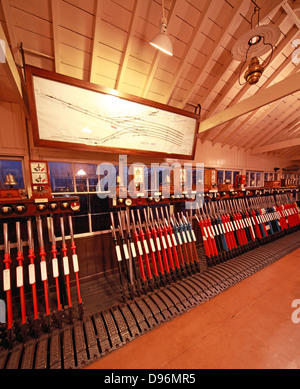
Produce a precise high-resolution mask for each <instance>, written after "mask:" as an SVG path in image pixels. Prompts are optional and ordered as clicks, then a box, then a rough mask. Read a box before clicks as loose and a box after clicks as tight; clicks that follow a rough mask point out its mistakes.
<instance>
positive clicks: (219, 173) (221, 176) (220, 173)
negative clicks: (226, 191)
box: [217, 170, 224, 185]
mask: <svg viewBox="0 0 300 389" xmlns="http://www.w3.org/2000/svg"><path fill="white" fill-rule="evenodd" d="M223 183H224V170H218V171H217V184H218V185H222V184H223Z"/></svg>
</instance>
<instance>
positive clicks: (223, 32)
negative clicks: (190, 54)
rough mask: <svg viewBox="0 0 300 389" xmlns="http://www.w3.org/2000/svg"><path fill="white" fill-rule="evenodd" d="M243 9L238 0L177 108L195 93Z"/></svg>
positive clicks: (184, 104)
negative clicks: (191, 85) (204, 73)
mask: <svg viewBox="0 0 300 389" xmlns="http://www.w3.org/2000/svg"><path fill="white" fill-rule="evenodd" d="M244 7H245V3H244V1H243V0H239V1H238V2H237V4H236V6H235V8H234V9H233V10H232V13H231V14H230V17H228V19H227V21H226V23H225V25H224V26H223V28H222V30H220V32H219V34H218V38H217V40H216V44H215V45H211V49H210V50H209V53H208V55H207V60H206V61H205V64H204V66H202V67H201V68H200V69H199V71H198V74H197V76H196V78H195V80H194V82H193V87H192V88H190V90H189V91H188V93H187V94H186V96H185V98H184V99H183V100H182V101H181V102H180V104H179V106H178V108H181V109H184V108H185V106H186V104H187V102H188V101H189V99H190V97H191V95H192V94H193V93H194V91H195V88H196V87H197V84H198V82H199V80H200V78H201V77H202V73H203V72H204V71H205V69H207V68H208V66H209V65H208V64H209V63H210V60H211V59H212V58H213V57H214V55H215V54H216V52H217V51H218V50H219V46H220V45H221V43H222V41H223V40H225V39H227V36H226V35H227V34H228V31H229V30H230V28H232V26H233V25H234V24H236V21H235V17H236V16H238V15H239V14H240V12H241V9H243V8H244ZM249 9H250V3H249Z"/></svg>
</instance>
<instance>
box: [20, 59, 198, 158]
mask: <svg viewBox="0 0 300 389" xmlns="http://www.w3.org/2000/svg"><path fill="white" fill-rule="evenodd" d="M25 76H26V84H27V93H28V103H29V110H30V118H31V123H32V133H33V140H34V145H35V146H37V147H50V148H59V149H72V150H84V151H93V152H104V153H113V154H129V155H142V156H153V157H155V156H156V157H161V158H163V157H164V158H177V159H194V155H195V148H196V134H197V130H198V127H199V121H200V119H199V115H198V114H196V113H193V112H189V111H185V110H182V109H178V108H176V107H172V106H169V105H166V104H162V103H158V102H154V101H152V100H148V99H144V98H141V97H137V96H133V95H130V94H127V93H123V92H120V91H116V90H114V89H110V88H107V87H102V86H99V85H96V84H92V83H90V82H87V81H84V80H79V79H75V78H72V77H69V76H66V75H63V74H59V73H55V72H51V71H48V70H44V69H40V68H37V67H34V66H26V67H25ZM36 84H41V85H42V86H43V89H42V92H40V90H41V89H38V88H37V87H36ZM60 89H61V92H57V93H56V91H57V90H60ZM54 90H55V92H54V93H53V91H54ZM48 91H49V92H48ZM55 93H56V94H57V95H56V96H55ZM61 95H62V96H63V97H62V98H61V97H60V96H61ZM74 96H84V97H85V98H83V99H81V98H79V97H78V98H77V100H76V103H74V102H72V99H73V101H75V100H74V99H75V97H74ZM98 99H100V101H103V103H104V102H105V101H106V100H108V101H109V102H111V101H112V99H118V103H120V102H124V104H126V107H127V108H126V109H127V111H126V112H128V109H129V111H130V114H129V115H127V116H126V120H125V119H124V116H123V117H122V113H121V111H120V112H119V111H118V106H119V105H120V106H121V105H122V104H115V101H114V115H115V116H114V117H112V116H109V115H108V114H107V115H103V114H102V111H101V115H100V114H99V115H98V114H97V113H96V111H95V110H89V109H87V108H86V106H85V104H86V103H85V102H86V101H89V102H90V104H92V105H91V106H92V107H96V102H97V104H98ZM119 99H121V100H119ZM100 105H101V110H102V109H103V107H104V105H105V104H100ZM108 105H109V103H107V106H108ZM53 108H55V109H53ZM116 108H117V109H116ZM140 109H142V110H143V111H142V112H145V114H142V115H141V114H139V113H138V112H139V110H140ZM76 115H77V116H78V118H79V119H81V118H84V120H85V121H86V122H87V123H91V125H93V124H95V120H98V124H99V126H100V125H104V124H103V123H104V119H105V128H104V129H99V128H97V130H96V131H98V138H91V139H89V138H88V136H89V134H85V137H84V136H82V137H81V136H80V135H81V134H79V132H78V131H79V130H77V132H75V127H76V123H77V122H78V120H76ZM123 115H124V111H123ZM151 115H152V116H151ZM154 116H155V118H154V120H155V121H153V117H154ZM73 117H74V120H73V121H72V120H71V118H73ZM121 119H122V120H121ZM46 123H47V124H46ZM62 123H64V124H63V125H62ZM116 123H117V124H116ZM119 125H120V127H121V129H119V127H118V126H119ZM60 126H63V127H62V128H63V130H60V128H61V127H60ZM173 127H174V128H173ZM86 128H87V129H88V128H89V126H88V125H87V126H86ZM112 128H113V129H116V130H112ZM82 131H83V130H82ZM113 131H115V132H114V133H113ZM90 132H92V131H90ZM100 133H101V138H99V134H100ZM62 134H63V135H62ZM126 135H130V139H133V140H134V141H136V144H135V143H134V142H132V145H130V146H127V147H126V146H125V147H120V146H119V144H120V143H122V144H123V143H125V142H124V141H126V140H128V139H126ZM60 136H61V139H59V137H60ZM127 138H128V136H127ZM70 139H71V140H70ZM95 139H98V140H95ZM145 139H149V140H151V139H152V143H151V146H149V145H150V141H149V144H147V145H146V146H143V143H142V140H144V143H147V142H145ZM138 141H140V142H141V143H138ZM172 142H173V143H172ZM180 142H181V143H180ZM167 146H168V147H167ZM150 147H152V148H153V149H150ZM166 150H167V151H166ZM173 150H175V151H173ZM182 150H183V152H182Z"/></svg>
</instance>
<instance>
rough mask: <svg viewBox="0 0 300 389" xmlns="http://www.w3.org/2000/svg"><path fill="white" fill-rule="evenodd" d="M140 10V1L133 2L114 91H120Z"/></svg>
mask: <svg viewBox="0 0 300 389" xmlns="http://www.w3.org/2000/svg"><path fill="white" fill-rule="evenodd" d="M141 8H142V0H135V3H134V6H133V10H132V13H131V19H130V25H129V29H128V34H127V38H126V43H125V50H124V52H123V55H122V58H121V62H120V66H119V71H118V74H117V79H116V82H115V89H116V90H119V89H120V86H121V85H122V83H123V81H124V77H125V71H126V68H127V64H128V59H129V56H130V52H131V48H132V43H133V37H134V33H135V30H136V25H137V22H138V20H139V17H140V10H141Z"/></svg>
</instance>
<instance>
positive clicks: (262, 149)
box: [252, 138, 300, 154]
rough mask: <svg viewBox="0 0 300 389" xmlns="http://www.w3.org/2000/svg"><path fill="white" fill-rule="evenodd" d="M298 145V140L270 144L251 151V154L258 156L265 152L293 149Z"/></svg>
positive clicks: (299, 141) (299, 139) (299, 143)
mask: <svg viewBox="0 0 300 389" xmlns="http://www.w3.org/2000/svg"><path fill="white" fill-rule="evenodd" d="M299 145H300V138H294V139H288V140H283V141H281V142H276V143H272V144H269V145H266V146H260V147H257V148H255V149H253V150H252V154H260V153H265V152H267V151H274V150H280V149H285V148H286V147H293V146H299Z"/></svg>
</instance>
